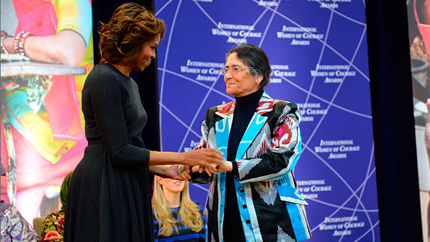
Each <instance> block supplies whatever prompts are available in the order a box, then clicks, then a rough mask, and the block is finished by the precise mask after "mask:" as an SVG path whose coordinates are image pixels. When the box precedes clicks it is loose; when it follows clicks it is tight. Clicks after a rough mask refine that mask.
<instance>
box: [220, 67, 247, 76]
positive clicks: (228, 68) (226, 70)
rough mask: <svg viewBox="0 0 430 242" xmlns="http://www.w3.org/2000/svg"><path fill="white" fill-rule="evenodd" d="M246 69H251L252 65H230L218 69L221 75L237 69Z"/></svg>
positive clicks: (232, 72) (231, 72)
mask: <svg viewBox="0 0 430 242" xmlns="http://www.w3.org/2000/svg"><path fill="white" fill-rule="evenodd" d="M246 69H252V67H240V66H236V65H233V66H231V67H227V68H222V69H221V70H220V71H221V74H223V75H225V74H227V72H230V74H232V75H234V74H236V73H238V72H239V71H243V70H246Z"/></svg>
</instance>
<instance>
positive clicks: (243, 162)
mask: <svg viewBox="0 0 430 242" xmlns="http://www.w3.org/2000/svg"><path fill="white" fill-rule="evenodd" d="M273 111H274V112H276V111H277V110H276V109H275V108H274V110H273ZM279 112H280V115H279V116H278V118H276V117H275V118H272V120H270V119H269V120H268V122H267V123H266V125H265V126H264V127H263V128H262V130H261V131H260V134H259V135H258V137H257V138H256V139H255V140H254V142H253V143H254V144H252V145H251V146H250V148H249V149H248V151H247V152H246V156H245V157H249V158H245V159H240V160H237V161H236V162H237V166H238V178H239V181H240V182H242V183H246V182H257V181H271V180H278V179H280V178H282V177H283V176H284V175H285V174H286V173H288V172H291V171H292V170H293V169H294V167H295V165H296V164H297V161H298V159H299V157H300V155H301V153H302V147H301V145H302V140H301V135H300V128H299V123H300V111H299V110H298V108H297V106H296V104H294V103H288V104H287V105H285V106H284V107H283V108H282V109H281V110H279ZM271 122H274V123H275V124H274V125H273V127H272V125H270V123H271ZM255 154H256V155H255ZM255 156H257V157H255Z"/></svg>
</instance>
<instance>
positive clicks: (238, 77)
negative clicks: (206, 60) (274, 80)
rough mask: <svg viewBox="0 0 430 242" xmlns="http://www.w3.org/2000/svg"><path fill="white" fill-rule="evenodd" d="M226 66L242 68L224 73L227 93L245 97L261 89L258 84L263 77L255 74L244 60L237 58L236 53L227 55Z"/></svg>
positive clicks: (228, 67) (227, 67)
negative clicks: (232, 72)
mask: <svg viewBox="0 0 430 242" xmlns="http://www.w3.org/2000/svg"><path fill="white" fill-rule="evenodd" d="M225 68H226V69H232V68H238V69H241V70H240V71H238V72H236V73H234V74H231V72H230V71H227V73H226V74H225V75H224V81H225V85H226V92H227V94H230V95H233V96H235V97H243V96H246V95H248V94H251V93H253V92H256V91H257V90H258V89H259V86H258V84H259V83H260V82H261V80H262V79H263V77H261V76H256V77H255V76H253V75H252V74H251V71H250V70H249V68H248V67H247V66H246V65H245V64H244V63H243V61H241V60H240V59H239V58H237V54H236V53H232V54H230V55H229V56H228V57H227V62H226V64H225Z"/></svg>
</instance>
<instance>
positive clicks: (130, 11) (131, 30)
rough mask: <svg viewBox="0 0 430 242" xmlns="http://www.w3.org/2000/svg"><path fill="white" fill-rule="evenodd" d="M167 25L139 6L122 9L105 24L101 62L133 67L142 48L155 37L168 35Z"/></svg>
mask: <svg viewBox="0 0 430 242" xmlns="http://www.w3.org/2000/svg"><path fill="white" fill-rule="evenodd" d="M165 28H166V27H165V25H164V22H163V21H162V20H160V19H157V18H156V17H155V16H154V15H153V14H152V13H151V12H150V11H148V10H147V9H146V8H145V7H143V6H141V5H139V4H137V3H125V4H122V5H121V6H119V7H118V8H117V9H116V10H115V11H114V12H113V15H112V18H111V19H110V20H109V21H108V22H107V23H105V24H103V23H102V25H101V27H100V30H99V34H100V42H99V49H100V55H101V57H102V59H101V60H100V62H101V63H105V62H110V63H113V64H122V65H128V64H130V63H131V62H132V61H133V60H134V58H135V57H136V54H137V53H138V52H139V50H140V48H141V46H142V44H143V43H145V42H146V41H149V40H151V39H153V38H155V37H156V36H158V35H159V36H160V39H162V38H163V37H164V34H165V31H166V30H165Z"/></svg>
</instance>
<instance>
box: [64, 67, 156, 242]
mask: <svg viewBox="0 0 430 242" xmlns="http://www.w3.org/2000/svg"><path fill="white" fill-rule="evenodd" d="M82 110H83V113H84V117H85V135H86V138H87V140H88V143H89V145H88V147H87V148H86V149H85V153H84V157H83V159H82V160H81V162H80V163H79V164H78V166H77V167H76V169H75V171H74V173H73V176H72V178H71V181H70V185H69V190H68V194H67V201H66V214H65V236H64V241H66V242H72V241H76V242H78V241H79V242H82V241H103V242H107V241H115V242H118V241H127V242H128V241H139V242H143V241H145V242H146V241H153V226H152V210H151V201H150V199H151V198H150V194H151V187H150V180H149V172H148V161H149V150H147V149H145V148H143V147H144V143H143V141H142V140H141V139H140V137H141V133H142V129H143V128H144V126H145V124H146V121H147V116H146V112H145V110H144V108H143V106H142V104H141V102H140V96H139V92H138V88H137V84H136V83H135V82H134V80H133V79H132V78H129V77H127V76H125V75H124V74H122V73H121V72H119V71H118V70H117V69H116V68H115V67H113V66H112V65H109V64H98V65H96V66H95V67H94V68H93V70H92V71H91V73H90V74H89V75H88V77H87V79H86V81H85V85H84V89H83V93H82Z"/></svg>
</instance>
